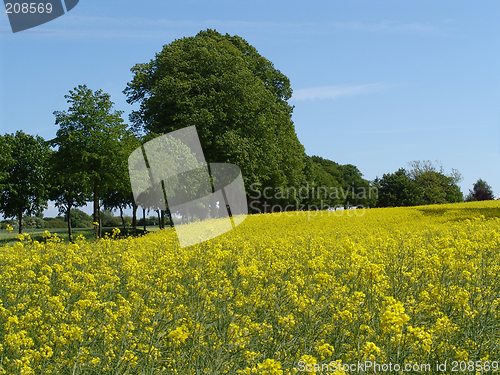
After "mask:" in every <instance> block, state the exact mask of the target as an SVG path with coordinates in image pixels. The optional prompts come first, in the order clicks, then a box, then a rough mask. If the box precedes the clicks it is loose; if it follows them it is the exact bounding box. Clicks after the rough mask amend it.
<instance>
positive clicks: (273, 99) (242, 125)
mask: <svg viewBox="0 0 500 375" xmlns="http://www.w3.org/2000/svg"><path fill="white" fill-rule="evenodd" d="M132 72H133V74H134V77H133V79H132V81H131V82H129V83H128V85H127V88H126V89H125V90H124V93H125V94H126V95H127V97H128V102H129V103H139V104H140V109H139V110H137V111H134V112H133V113H132V115H131V117H130V119H131V122H132V123H133V126H134V127H135V129H136V130H138V131H144V132H155V133H158V134H162V133H168V132H171V131H174V130H177V129H181V128H185V127H188V126H192V125H195V126H196V129H197V131H198V134H199V137H200V142H201V145H202V147H203V151H204V154H205V158H206V160H207V161H208V162H220V163H227V162H229V163H234V164H236V165H238V166H239V167H240V168H241V170H242V174H243V178H244V181H245V186H246V187H247V188H248V186H249V185H250V184H251V183H258V184H260V185H261V186H266V185H268V186H289V185H297V184H299V183H300V182H301V181H303V174H302V170H303V167H304V163H303V159H302V154H303V152H304V148H303V146H302V145H301V144H300V142H299V140H298V138H297V135H296V134H295V128H294V125H293V122H292V120H291V114H292V110H293V107H292V106H290V105H289V104H288V103H287V100H288V99H289V98H290V97H291V94H292V90H291V88H290V82H289V80H288V78H287V77H286V76H285V75H284V74H282V73H281V72H280V71H279V70H277V69H275V68H274V66H273V63H272V62H270V61H269V60H267V59H266V58H264V57H262V56H261V55H259V54H258V52H257V50H256V49H255V48H254V47H252V46H251V45H249V44H248V42H246V41H245V40H243V39H242V38H240V37H238V36H230V35H228V34H226V35H221V34H219V33H218V32H216V31H214V30H206V31H201V32H200V33H198V35H196V36H195V37H188V38H183V39H179V40H176V41H174V42H172V43H170V44H168V45H165V46H164V47H163V50H162V51H161V52H160V53H158V54H156V56H155V58H154V59H153V60H151V61H150V62H149V63H143V64H137V65H135V66H134V67H133V68H132ZM247 191H248V190H247Z"/></svg>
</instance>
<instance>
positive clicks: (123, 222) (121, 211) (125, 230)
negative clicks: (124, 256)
mask: <svg viewBox="0 0 500 375" xmlns="http://www.w3.org/2000/svg"><path fill="white" fill-rule="evenodd" d="M120 217H121V218H122V224H123V233H124V234H125V232H127V227H126V226H125V218H124V217H123V207H122V206H120Z"/></svg>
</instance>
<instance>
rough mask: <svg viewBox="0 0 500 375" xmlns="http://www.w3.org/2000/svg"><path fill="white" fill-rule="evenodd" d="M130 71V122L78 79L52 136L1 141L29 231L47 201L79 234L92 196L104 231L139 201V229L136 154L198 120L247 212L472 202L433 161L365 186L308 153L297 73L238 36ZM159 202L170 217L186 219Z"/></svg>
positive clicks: (188, 46) (174, 52)
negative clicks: (107, 218) (133, 182)
mask: <svg viewBox="0 0 500 375" xmlns="http://www.w3.org/2000/svg"><path fill="white" fill-rule="evenodd" d="M131 71H132V74H133V78H132V80H131V81H130V82H129V83H127V85H126V88H125V90H124V94H125V95H126V96H127V102H128V103H130V104H138V105H139V109H137V110H134V111H132V113H131V115H130V116H129V120H130V122H131V124H130V125H127V124H125V122H124V120H123V118H122V114H123V112H121V111H116V110H114V109H113V107H114V104H113V102H112V101H111V98H110V96H109V94H106V93H104V92H102V90H97V91H92V90H91V89H90V88H88V87H87V86H86V85H80V86H78V87H76V88H74V89H73V90H70V92H69V94H68V95H66V96H65V98H66V99H67V102H68V104H69V108H68V109H67V110H65V111H55V112H54V116H55V124H56V126H58V127H59V128H58V130H57V133H56V137H55V138H54V139H51V140H44V139H43V138H41V137H40V136H34V135H29V134H25V133H24V132H22V131H17V132H16V133H15V134H5V135H3V136H0V194H1V195H0V213H1V214H2V215H3V216H4V217H6V218H14V217H15V218H17V219H18V222H19V232H20V233H22V230H23V216H26V215H27V216H36V215H40V214H41V212H42V211H43V210H44V209H45V208H46V207H47V201H48V200H52V201H54V202H55V205H56V206H57V207H58V209H59V210H60V212H61V213H64V215H65V219H66V221H67V226H68V231H69V233H70V236H71V228H72V225H71V213H72V210H73V209H75V208H77V207H81V206H83V205H85V204H86V203H87V202H93V207H94V209H93V211H94V212H93V225H94V227H95V236H96V237H99V236H100V234H101V226H102V225H101V215H100V212H101V210H102V209H103V208H104V209H119V210H120V213H121V215H120V216H121V218H122V221H123V223H124V219H123V210H124V209H126V208H129V207H131V208H132V210H133V218H132V226H133V227H134V228H136V227H137V217H136V216H137V209H138V206H137V204H136V202H135V201H134V197H133V194H132V190H131V186H130V180H129V174H128V157H129V155H130V154H131V153H132V151H134V150H135V149H137V148H138V147H141V145H143V144H144V143H145V142H147V141H149V140H151V139H153V138H155V137H157V136H159V135H161V134H166V133H169V132H171V131H174V130H178V129H182V128H185V127H187V126H192V125H195V126H196V129H197V132H198V135H199V138H200V143H201V146H202V149H203V152H204V155H205V159H206V160H207V161H208V162H210V163H233V164H236V165H237V166H238V167H240V169H241V171H242V176H243V180H244V184H245V188H246V191H247V195H248V207H249V211H250V213H255V212H269V211H279V210H284V209H328V208H331V207H339V206H340V207H344V208H348V207H351V206H359V205H362V206H365V207H366V206H369V207H376V206H379V207H384V206H409V205H418V204H434V203H445V202H459V201H462V200H463V196H462V193H461V192H460V189H459V188H458V185H457V184H458V182H459V181H460V179H461V176H460V174H459V173H458V172H457V171H455V170H452V172H451V173H450V174H448V175H447V174H445V173H444V171H443V169H442V168H441V167H439V168H438V167H436V166H434V165H433V164H432V163H430V162H414V163H413V164H411V166H410V167H411V168H410V169H409V170H405V169H403V168H401V169H399V170H398V171H396V172H395V173H392V174H384V175H383V177H382V178H376V179H375V180H374V181H368V180H366V179H364V178H363V175H362V174H361V172H360V171H359V169H358V168H357V167H356V166H354V165H350V164H347V165H340V164H338V163H335V162H334V161H331V160H328V159H324V158H322V157H319V156H308V155H306V153H305V151H304V147H303V145H302V144H301V143H300V141H299V140H298V137H297V135H296V133H295V127H294V124H293V121H292V112H293V106H291V105H290V104H289V103H288V100H289V99H290V98H291V96H292V92H293V91H292V89H291V86H290V81H289V79H288V78H287V77H286V76H285V75H284V74H283V73H282V72H280V71H279V70H278V69H276V68H275V67H274V64H273V63H272V62H271V61H269V60H268V59H266V58H265V57H263V56H261V55H260V54H259V53H258V52H257V50H256V49H255V47H253V46H251V45H250V44H249V43H248V42H247V41H245V40H244V39H242V38H241V37H239V36H230V35H228V34H226V35H222V34H220V33H218V32H217V31H215V30H210V29H209V30H205V31H201V32H200V33H198V34H197V35H196V36H194V37H186V38H182V39H179V40H175V41H173V42H172V43H170V44H167V45H165V46H164V47H163V49H162V51H161V52H159V53H157V54H156V55H155V57H154V58H153V59H152V60H151V61H150V62H147V63H140V64H136V65H135V66H134V67H132V69H131ZM481 181H482V180H481ZM486 185H487V184H486ZM484 188H485V186H484V184H483V185H481V186H479V185H478V189H479V190H481V189H483V190H484ZM474 189H476V187H475V188H474ZM479 190H478V191H479ZM490 190H491V188H490ZM481 191H482V190H481ZM485 197H486V198H488V197H490V198H491V197H492V193H491V196H488V195H487V194H486V195H484V194H482V195H481V194H479V193H477V192H475V190H474V192H472V191H471V192H470V194H469V196H468V197H467V199H470V200H472V199H484V198H485ZM142 206H143V207H144V204H142ZM150 208H151V210H154V211H157V212H158V215H159V217H160V222H163V223H164V222H165V218H169V217H170V216H171V215H172V214H178V213H171V212H170V211H169V210H168V207H167V210H166V211H162V210H159V209H158V207H154V205H151V207H150ZM143 218H144V219H145V210H143ZM170 223H171V221H170ZM163 226H164V224H163Z"/></svg>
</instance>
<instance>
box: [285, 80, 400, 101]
mask: <svg viewBox="0 0 500 375" xmlns="http://www.w3.org/2000/svg"><path fill="white" fill-rule="evenodd" d="M390 87H394V85H387V84H383V83H369V84H365V85H349V86H347V85H345V86H325V87H312V88H307V89H298V90H294V91H293V95H292V99H295V100H315V99H337V98H340V97H344V96H354V95H361V94H370V93H374V92H380V91H384V90H387V89H388V88H390Z"/></svg>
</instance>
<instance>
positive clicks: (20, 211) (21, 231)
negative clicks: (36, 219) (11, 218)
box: [18, 208, 23, 234]
mask: <svg viewBox="0 0 500 375" xmlns="http://www.w3.org/2000/svg"><path fill="white" fill-rule="evenodd" d="M18 218H19V234H23V209H22V208H20V209H19V213H18Z"/></svg>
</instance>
